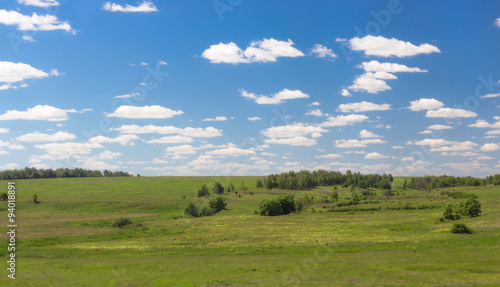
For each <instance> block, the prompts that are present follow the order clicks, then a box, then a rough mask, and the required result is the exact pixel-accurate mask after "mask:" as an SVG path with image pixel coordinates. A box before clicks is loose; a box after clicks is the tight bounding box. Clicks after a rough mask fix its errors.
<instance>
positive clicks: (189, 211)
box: [184, 202, 200, 217]
mask: <svg viewBox="0 0 500 287" xmlns="http://www.w3.org/2000/svg"><path fill="white" fill-rule="evenodd" d="M199 213H200V208H199V207H198V206H196V204H194V202H191V203H189V204H188V206H186V207H185V208H184V216H186V217H198V216H199Z"/></svg>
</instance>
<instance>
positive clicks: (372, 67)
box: [358, 60, 427, 73]
mask: <svg viewBox="0 0 500 287" xmlns="http://www.w3.org/2000/svg"><path fill="white" fill-rule="evenodd" d="M358 67H359V68H362V69H364V70H365V71H367V72H387V73H399V72H409V73H425V72H427V70H421V69H420V68H416V67H415V68H412V67H408V66H405V65H401V64H397V63H380V62H378V61H375V60H373V61H370V62H363V63H361V65H360V66H358Z"/></svg>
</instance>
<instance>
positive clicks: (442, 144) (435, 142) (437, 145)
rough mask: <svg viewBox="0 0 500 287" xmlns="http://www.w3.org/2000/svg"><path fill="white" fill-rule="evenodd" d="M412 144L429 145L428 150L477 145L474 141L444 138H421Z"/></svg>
mask: <svg viewBox="0 0 500 287" xmlns="http://www.w3.org/2000/svg"><path fill="white" fill-rule="evenodd" d="M409 144H411V143H409ZM414 144H415V145H424V146H429V147H431V149H430V151H432V152H447V151H462V150H472V149H474V147H475V146H477V144H476V143H473V142H471V141H465V142H457V141H448V140H444V139H423V140H420V141H417V142H415V143H414Z"/></svg>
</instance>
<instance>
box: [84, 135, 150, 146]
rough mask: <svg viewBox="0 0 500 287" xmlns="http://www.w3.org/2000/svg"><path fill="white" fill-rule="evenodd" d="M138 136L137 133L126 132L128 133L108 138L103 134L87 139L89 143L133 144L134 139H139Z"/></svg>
mask: <svg viewBox="0 0 500 287" xmlns="http://www.w3.org/2000/svg"><path fill="white" fill-rule="evenodd" d="M139 139H140V138H139V137H138V136H137V135H133V134H128V135H120V136H118V137H116V138H108V137H105V136H95V137H93V138H90V139H89V140H88V142H89V143H98V144H100V143H119V144H121V145H122V146H126V145H128V144H130V145H134V144H135V143H134V142H133V141H134V140H139Z"/></svg>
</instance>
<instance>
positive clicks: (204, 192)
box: [197, 184, 210, 197]
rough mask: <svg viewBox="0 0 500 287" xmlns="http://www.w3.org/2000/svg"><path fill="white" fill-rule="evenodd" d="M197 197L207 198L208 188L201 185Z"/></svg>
mask: <svg viewBox="0 0 500 287" xmlns="http://www.w3.org/2000/svg"><path fill="white" fill-rule="evenodd" d="M197 195H198V197H203V196H209V195H210V192H208V187H207V185H206V184H204V185H202V186H201V188H200V189H199V190H198V194H197Z"/></svg>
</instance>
